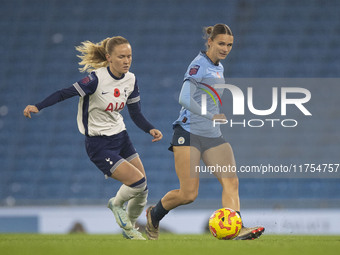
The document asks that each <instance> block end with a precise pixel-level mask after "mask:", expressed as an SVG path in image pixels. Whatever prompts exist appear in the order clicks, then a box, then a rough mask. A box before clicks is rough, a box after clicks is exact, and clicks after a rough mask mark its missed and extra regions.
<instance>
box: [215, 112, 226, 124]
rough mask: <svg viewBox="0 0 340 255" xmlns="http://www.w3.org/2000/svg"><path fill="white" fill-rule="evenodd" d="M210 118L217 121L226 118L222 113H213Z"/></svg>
mask: <svg viewBox="0 0 340 255" xmlns="http://www.w3.org/2000/svg"><path fill="white" fill-rule="evenodd" d="M212 120H216V122H219V120H220V121H221V122H223V121H226V120H227V117H226V116H225V115H224V113H222V114H215V115H214V117H213V119H212Z"/></svg>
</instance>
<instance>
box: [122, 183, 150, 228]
mask: <svg viewBox="0 0 340 255" xmlns="http://www.w3.org/2000/svg"><path fill="white" fill-rule="evenodd" d="M147 198H148V190H147V189H146V190H144V191H143V192H142V193H140V194H139V195H137V196H136V197H134V198H131V199H130V200H129V202H128V205H127V212H128V216H129V219H130V221H131V223H132V226H133V227H135V223H136V221H137V219H138V217H139V216H140V215H141V214H142V212H143V210H144V207H145V205H146V202H147Z"/></svg>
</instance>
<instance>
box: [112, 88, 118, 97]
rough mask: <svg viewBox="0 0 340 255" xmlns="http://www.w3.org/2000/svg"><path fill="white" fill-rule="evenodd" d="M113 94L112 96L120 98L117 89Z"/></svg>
mask: <svg viewBox="0 0 340 255" xmlns="http://www.w3.org/2000/svg"><path fill="white" fill-rule="evenodd" d="M113 94H114V96H115V97H119V96H120V91H119V89H115V92H114V93H113Z"/></svg>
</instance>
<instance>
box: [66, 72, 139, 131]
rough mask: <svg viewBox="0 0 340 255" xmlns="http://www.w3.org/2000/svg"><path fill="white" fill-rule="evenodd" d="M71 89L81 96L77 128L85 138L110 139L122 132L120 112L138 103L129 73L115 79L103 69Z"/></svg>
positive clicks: (132, 75) (134, 79)
mask: <svg viewBox="0 0 340 255" xmlns="http://www.w3.org/2000/svg"><path fill="white" fill-rule="evenodd" d="M73 86H74V87H75V88H76V90H77V91H78V93H79V94H80V96H81V97H80V99H79V104H78V116H77V123H78V128H79V131H80V132H81V133H82V134H84V135H88V136H112V135H115V134H118V133H120V132H122V131H123V130H125V129H126V128H125V124H124V121H123V116H122V115H121V114H120V111H121V110H123V108H124V107H125V105H126V104H132V103H135V102H138V101H139V100H140V96H139V91H138V86H137V84H136V77H135V75H134V74H133V73H130V72H128V73H126V74H124V75H123V76H122V77H121V78H117V77H115V76H114V75H113V74H112V73H111V72H110V70H109V68H106V67H102V68H99V69H97V70H95V71H94V72H92V73H91V74H90V75H88V76H87V77H85V78H84V79H83V80H81V81H79V82H76V83H75V84H73Z"/></svg>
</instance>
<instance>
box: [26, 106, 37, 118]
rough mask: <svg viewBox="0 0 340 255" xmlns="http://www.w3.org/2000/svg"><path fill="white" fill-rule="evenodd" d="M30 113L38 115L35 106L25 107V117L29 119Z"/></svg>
mask: <svg viewBox="0 0 340 255" xmlns="http://www.w3.org/2000/svg"><path fill="white" fill-rule="evenodd" d="M31 112H32V113H38V112H39V110H38V108H37V107H36V106H35V105H27V106H26V108H25V110H24V115H25V117H27V118H31Z"/></svg>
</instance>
